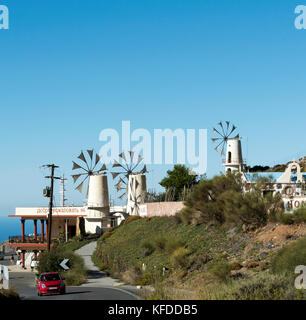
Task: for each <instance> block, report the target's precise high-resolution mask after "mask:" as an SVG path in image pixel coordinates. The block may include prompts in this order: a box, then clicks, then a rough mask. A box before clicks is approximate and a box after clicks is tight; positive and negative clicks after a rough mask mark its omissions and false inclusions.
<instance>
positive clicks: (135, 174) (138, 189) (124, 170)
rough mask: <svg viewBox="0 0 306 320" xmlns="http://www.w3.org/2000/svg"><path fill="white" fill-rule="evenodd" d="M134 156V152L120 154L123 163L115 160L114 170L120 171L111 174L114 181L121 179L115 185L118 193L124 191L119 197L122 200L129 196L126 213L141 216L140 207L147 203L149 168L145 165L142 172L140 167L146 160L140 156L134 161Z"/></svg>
mask: <svg viewBox="0 0 306 320" xmlns="http://www.w3.org/2000/svg"><path fill="white" fill-rule="evenodd" d="M127 155H128V156H127ZM134 155H135V152H133V151H128V153H127V154H126V153H125V152H122V153H121V154H119V157H120V158H121V159H122V162H123V163H122V164H120V163H119V162H117V161H116V160H114V164H113V168H117V169H118V170H119V171H117V172H111V174H112V176H113V179H117V178H118V179H119V181H118V182H117V183H116V185H115V187H116V189H117V191H118V192H119V191H123V193H122V194H121V195H120V197H119V198H120V200H123V198H124V197H126V196H127V202H126V213H127V214H129V215H139V206H140V205H141V204H143V203H144V202H145V200H146V195H147V183H146V173H147V172H148V171H147V167H146V165H145V164H144V166H143V168H142V169H141V170H140V168H139V166H140V165H142V164H141V163H142V162H143V160H144V159H143V158H142V157H141V156H140V155H138V158H137V160H136V161H134Z"/></svg>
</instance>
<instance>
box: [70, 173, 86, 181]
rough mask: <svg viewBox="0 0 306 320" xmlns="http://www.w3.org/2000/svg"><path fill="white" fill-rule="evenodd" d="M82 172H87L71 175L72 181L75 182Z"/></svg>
mask: <svg viewBox="0 0 306 320" xmlns="http://www.w3.org/2000/svg"><path fill="white" fill-rule="evenodd" d="M84 174H87V173H80V174H75V175H72V178H73V183H76V182H77V180H78V179H79V178H80V176H82V175H84Z"/></svg>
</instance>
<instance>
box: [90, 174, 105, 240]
mask: <svg viewBox="0 0 306 320" xmlns="http://www.w3.org/2000/svg"><path fill="white" fill-rule="evenodd" d="M87 206H88V214H87V217H86V219H85V228H86V230H88V231H89V232H91V233H98V234H99V233H101V231H102V227H103V225H102V219H103V218H107V217H109V215H110V205H109V194H108V180H107V176H106V175H104V174H102V175H92V176H90V177H89V188H88V204H87Z"/></svg>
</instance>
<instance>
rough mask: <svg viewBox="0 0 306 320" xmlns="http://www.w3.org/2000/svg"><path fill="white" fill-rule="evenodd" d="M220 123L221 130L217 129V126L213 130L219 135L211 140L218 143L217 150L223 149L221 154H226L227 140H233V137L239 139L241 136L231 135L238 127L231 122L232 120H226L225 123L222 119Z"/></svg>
mask: <svg viewBox="0 0 306 320" xmlns="http://www.w3.org/2000/svg"><path fill="white" fill-rule="evenodd" d="M218 125H219V127H220V128H221V130H220V129H219V130H217V129H216V128H213V132H214V133H216V134H217V135H219V136H217V137H214V138H212V139H211V140H212V142H213V143H217V146H216V147H215V150H216V151H217V152H219V151H220V150H221V155H224V154H225V152H224V151H225V147H226V143H227V141H228V140H233V139H239V137H240V136H239V134H238V135H236V136H235V137H231V136H232V134H233V133H234V131H235V130H236V129H237V127H236V126H234V125H233V124H231V123H230V121H225V124H224V123H223V122H222V121H220V122H219V123H218ZM230 128H231V129H230Z"/></svg>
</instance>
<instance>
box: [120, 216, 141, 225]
mask: <svg viewBox="0 0 306 320" xmlns="http://www.w3.org/2000/svg"><path fill="white" fill-rule="evenodd" d="M139 219H141V217H140V216H130V217H128V218H127V219H126V220H124V223H123V225H127V224H129V223H131V222H133V221H136V220H139Z"/></svg>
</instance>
